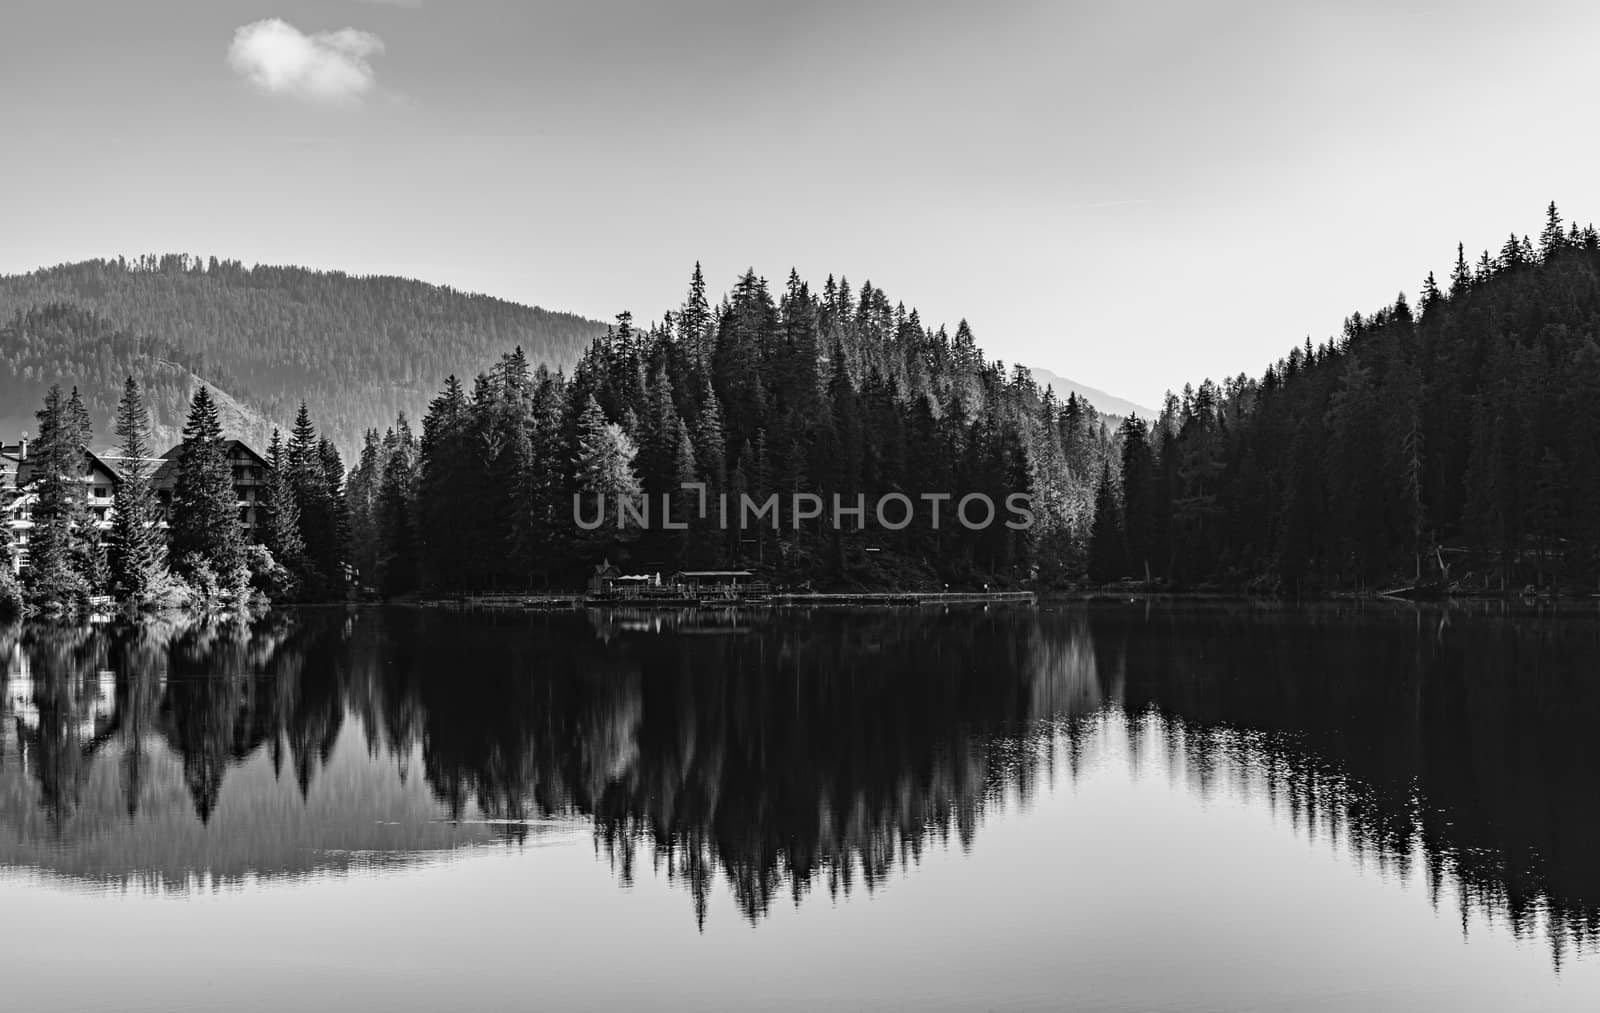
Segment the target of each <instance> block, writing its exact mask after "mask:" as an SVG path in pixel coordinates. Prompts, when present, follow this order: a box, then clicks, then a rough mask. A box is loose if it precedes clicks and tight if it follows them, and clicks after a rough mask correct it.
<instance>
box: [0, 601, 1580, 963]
mask: <svg viewBox="0 0 1600 1013" xmlns="http://www.w3.org/2000/svg"><path fill="white" fill-rule="evenodd" d="M1596 656H1600V624H1597V623H1596V622H1594V621H1593V618H1592V617H1586V618H1562V617H1555V618H1551V617H1543V618H1541V617H1536V616H1535V617H1528V616H1516V617H1513V616H1508V615H1478V616H1465V615H1460V614H1454V615H1453V616H1452V615H1451V614H1449V613H1443V612H1434V613H1427V612H1411V611H1407V612H1403V613H1396V612H1394V611H1393V610H1374V609H1370V608H1369V609H1364V610H1363V609H1359V608H1355V607H1343V608H1326V609H1313V610H1302V609H1291V608H1279V607H1272V606H1260V605H1254V606H1244V605H1239V606H1217V607H1207V608H1198V607H1185V608H1158V609H1147V608H1145V607H1125V606H1117V607H1110V608H1107V607H1076V608H1070V609H1065V610H1061V611H1054V612H1052V611H1044V612H1034V611H1027V610H999V611H984V610H981V609H953V610H951V611H949V612H943V613H932V612H912V611H883V612H878V613H872V614H844V613H836V612H828V611H818V612H814V613H807V612H800V611H774V612H771V613H763V614H759V615H755V616H750V615H744V616H738V617H716V616H711V617H707V616H688V617H682V618H671V617H662V616H659V615H658V616H651V615H638V616H627V615H621V614H604V615H599V614H596V615H592V616H589V617H585V616H583V615H542V616H531V617H530V616H525V615H521V614H504V615H490V616H484V615H473V614H463V613H453V612H442V611H419V610H415V611H398V610H396V611H368V612H361V613H355V614H345V613H316V612H307V613H304V614H301V615H298V616H276V617H272V618H270V619H268V620H265V621H262V622H259V623H257V624H255V625H253V626H249V627H245V626H169V627H159V626H157V627H152V626H146V627H140V628H134V629H115V630H113V629H106V628H94V629H60V628H50V627H32V626H30V627H26V628H19V627H12V628H10V629H0V678H3V679H4V683H3V686H0V690H3V696H0V701H3V702H0V717H3V729H0V848H5V847H7V845H6V835H9V837H10V839H11V840H12V841H13V842H14V849H13V850H15V852H16V855H18V856H21V857H15V856H13V857H8V855H10V852H9V851H7V852H0V861H6V862H8V863H9V862H12V861H26V862H29V863H33V864H35V865H39V866H44V867H50V868H56V869H59V870H62V871H63V874H75V875H86V876H92V875H96V874H97V870H107V871H106V872H105V874H107V875H123V874H127V873H126V872H123V873H118V872H116V870H117V869H145V870H149V871H150V874H152V875H156V876H158V877H159V878H161V879H162V880H163V881H168V882H176V883H181V882H183V881H184V880H185V878H186V876H188V875H189V874H190V873H198V872H203V873H205V874H207V875H212V876H219V875H220V876H222V877H224V878H226V877H237V876H242V875H246V874H254V875H274V874H285V875H288V874H296V872H297V870H305V869H308V868H312V867H317V868H322V867H341V866H340V865H339V863H340V862H348V861H351V859H349V858H348V857H343V858H340V857H337V856H349V855H353V854H364V855H388V856H404V855H409V854H420V853H422V852H424V851H426V850H427V849H429V848H439V847H453V846H456V845H458V844H459V843H460V842H462V841H463V840H469V839H470V840H472V841H485V840H505V841H512V842H515V841H518V840H521V839H523V838H525V837H526V836H527V835H528V834H529V833H531V832H536V828H537V827H538V826H539V825H540V824H541V822H542V821H550V820H571V819H581V820H583V821H585V822H587V823H588V824H589V825H590V826H592V828H593V832H594V836H595V841H596V846H597V848H598V849H599V851H600V853H601V854H603V855H604V856H605V858H606V860H607V861H608V862H610V863H611V865H612V867H613V869H614V870H615V872H616V874H617V876H618V877H619V879H621V880H622V881H623V882H625V883H626V882H630V881H632V879H633V878H634V877H636V876H638V875H640V874H641V873H642V872H645V871H646V870H647V873H646V874H652V875H662V876H665V877H667V878H668V879H670V880H671V881H672V882H674V883H677V884H680V885H681V886H682V887H683V888H684V889H685V890H686V891H687V892H688V893H689V895H690V897H691V898H692V904H693V907H694V911H695V914H696V918H697V920H699V921H700V922H701V923H702V924H703V922H704V919H705V917H706V911H707V908H708V904H709V898H710V896H711V895H712V893H713V891H714V890H715V889H716V888H717V885H718V884H719V883H720V884H724V885H725V886H726V888H727V890H728V891H729V892H730V893H731V895H732V896H733V898H734V900H735V902H736V903H737V905H738V907H739V909H740V910H741V911H742V912H743V913H744V915H745V916H746V917H747V918H749V919H750V920H751V921H752V922H755V921H758V920H759V919H761V918H762V917H763V916H764V915H765V914H766V913H767V912H769V911H770V910H771V909H772V906H773V904H774V903H777V902H782V901H788V902H791V903H795V904H799V903H801V902H803V901H804V899H805V898H806V897H807V896H808V894H810V893H811V892H812V891H813V890H814V889H815V888H817V887H818V886H820V887H821V888H822V889H823V890H825V891H826V892H827V894H828V895H829V896H833V897H838V896H843V895H846V894H848V893H850V892H851V891H853V890H856V889H865V890H868V891H872V890H875V889H877V888H879V887H880V885H882V884H883V883H884V882H885V881H886V879H888V878H889V877H891V876H892V875H893V874H895V873H896V871H897V870H900V869H903V868H906V867H908V866H912V865H915V864H916V863H917V862H918V861H919V860H920V858H921V857H922V856H923V855H924V854H925V853H926V851H927V850H928V849H929V848H940V847H946V846H954V847H959V848H968V847H971V846H972V843H973V841H974V838H975V836H976V835H977V833H978V830H979V827H980V826H981V825H982V823H983V821H984V819H985V818H986V816H988V815H989V814H991V813H992V812H994V811H995V810H996V809H997V808H998V807H1001V806H1005V805H1007V804H1010V802H1011V800H1018V801H1019V802H1020V803H1021V804H1023V805H1026V804H1028V802H1029V800H1030V799H1031V798H1032V797H1033V796H1034V795H1035V794H1036V793H1037V792H1039V791H1040V790H1041V788H1042V787H1043V786H1044V785H1045V784H1046V783H1047V781H1048V780H1049V779H1050V778H1053V777H1056V776H1065V777H1069V778H1070V777H1076V776H1077V773H1078V771H1079V770H1080V769H1082V767H1083V765H1084V763H1085V762H1086V761H1085V757H1086V755H1088V754H1089V753H1090V752H1092V751H1093V750H1094V749H1096V748H1098V746H1097V736H1099V735H1100V734H1101V730H1102V729H1103V728H1104V721H1105V719H1106V717H1107V716H1112V717H1118V716H1120V718H1119V719H1120V720H1122V721H1124V722H1126V723H1127V724H1129V725H1130V726H1131V727H1132V728H1133V730H1134V734H1133V735H1131V736H1130V739H1129V741H1128V743H1127V744H1126V747H1125V748H1126V752H1127V758H1128V762H1129V763H1131V764H1133V765H1134V766H1135V767H1136V768H1139V769H1149V768H1152V767H1153V768H1156V769H1159V770H1163V771H1165V772H1166V774H1167V776H1170V777H1173V778H1175V779H1181V781H1182V782H1183V783H1184V784H1185V785H1186V786H1187V788H1188V789H1189V790H1192V791H1193V792H1196V793H1198V794H1201V795H1207V794H1210V793H1214V792H1227V793H1229V794H1232V795H1235V796H1238V797H1242V798H1247V799H1251V800H1254V801H1255V802H1256V803H1257V804H1260V805H1263V806H1267V807H1270V808H1272V809H1273V810H1274V811H1275V812H1280V813H1283V814H1285V815H1286V816H1287V817H1288V819H1289V820H1290V822H1291V823H1292V825H1293V826H1295V827H1296V828H1298V830H1299V832H1302V833H1304V834H1306V835H1308V836H1311V837H1313V838H1317V839H1328V840H1330V841H1334V842H1336V843H1337V846H1339V847H1341V848H1344V849H1347V850H1348V851H1349V852H1350V854H1351V855H1352V857H1353V858H1354V860H1356V861H1358V862H1364V863H1366V862H1373V863H1377V864H1378V865H1379V866H1380V867H1382V868H1384V869H1385V870H1387V871H1390V872H1393V873H1394V874H1396V875H1397V876H1399V877H1402V878H1410V877H1414V876H1418V875H1420V876H1422V877H1424V878H1425V882H1426V884H1427V888H1428V890H1429V892H1430V894H1431V895H1432V896H1433V897H1434V899H1435V902H1436V903H1444V902H1445V898H1446V897H1447V896H1449V897H1451V898H1452V899H1453V900H1454V902H1455V903H1458V904H1459V905H1460V908H1461V916H1462V919H1463V923H1464V924H1466V923H1468V922H1469V921H1470V918H1471V916H1487V917H1491V918H1493V919H1495V920H1502V921H1504V922H1506V923H1507V924H1508V925H1510V927H1511V928H1512V930H1513V931H1514V932H1516V933H1518V934H1519V935H1529V934H1537V933H1541V932H1542V933H1544V934H1545V935H1546V937H1547V938H1548V940H1549V942H1550V945H1551V947H1552V952H1553V955H1554V958H1555V960H1556V961H1557V962H1558V963H1559V961H1560V960H1561V959H1562V956H1563V954H1564V953H1565V952H1567V950H1568V949H1570V948H1571V947H1574V946H1577V947H1584V946H1589V945H1592V943H1593V940H1594V939H1595V935H1596V928H1597V924H1596V922H1597V910H1600V870H1596V869H1595V868H1594V866H1593V865H1592V863H1591V862H1590V860H1589V856H1591V855H1592V854H1594V853H1595V849H1596V846H1597V845H1600V824H1597V817H1596V814H1595V811H1594V809H1593V807H1592V806H1591V805H1589V804H1588V800H1589V797H1590V785H1591V784H1592V783H1593V780H1594V775H1595V773H1596V771H1597V770H1600V754H1597V751H1596V750H1597V747H1596V746H1595V745H1594V742H1593V739H1592V737H1591V736H1590V734H1589V731H1590V729H1592V728H1593V727H1594V726H1595V719H1596V718H1597V717H1600V687H1597V686H1596V684H1595V683H1594V680H1593V674H1592V672H1591V671H1590V670H1591V668H1592V663H1593V658H1594V657H1596ZM351 749H355V750H358V752H356V753H353V754H352V753H350V752H349V750H351ZM341 757H342V758H341ZM352 757H353V758H352ZM339 764H342V766H339V773H338V774H337V777H335V778H333V779H332V780H331V781H329V782H328V783H326V784H324V785H323V790H322V791H317V790H314V789H315V788H316V786H317V785H318V784H319V778H322V777H323V776H324V773H325V772H326V771H329V770H332V769H333V768H334V766H335V765H339ZM418 766H419V767H420V770H419V769H415V768H416V767H418ZM419 773H420V782H419V780H418V778H417V775H418V774H419ZM231 784H236V786H235V787H230V785H231ZM419 792H420V793H423V794H422V795H421V796H420V797H419V796H418V793H419ZM180 799H181V801H182V807H183V810H184V811H183V812H182V814H181V818H180V816H179V815H177V814H176V809H175V808H174V806H175V804H176V803H177V801H178V800H180ZM433 815H443V816H444V817H446V818H447V820H448V821H454V822H453V823H445V824H438V823H436V822H435V821H433V820H432V819H430V816H433ZM116 825H122V826H126V827H132V828H133V829H132V830H129V831H127V832H126V833H124V835H123V836H120V837H119V836H117V835H116V833H113V832H112V830H111V829H109V828H113V827H114V826H116ZM384 828H393V829H384ZM141 849H142V850H141ZM146 852H148V854H146ZM330 856H333V857H330ZM141 863H142V864H141ZM201 865H204V866H205V868H204V869H201V868H199V866H201Z"/></svg>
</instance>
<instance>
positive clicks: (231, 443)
mask: <svg viewBox="0 0 1600 1013" xmlns="http://www.w3.org/2000/svg"><path fill="white" fill-rule="evenodd" d="M222 446H223V450H225V451H226V452H227V456H229V457H237V456H238V455H239V452H240V451H243V452H244V454H245V455H246V456H248V457H252V458H254V459H255V461H256V463H257V464H259V465H260V466H261V467H263V468H271V467H272V464H271V462H269V461H268V460H267V459H266V458H265V457H262V456H261V455H260V454H258V453H256V451H255V448H254V447H252V446H250V444H248V443H246V442H244V441H243V440H224V441H223V443H222ZM182 451H183V444H181V443H179V444H177V445H176V446H174V447H173V448H172V449H171V450H169V451H167V452H166V453H165V454H162V455H161V464H160V466H159V467H157V468H156V470H155V471H154V472H152V473H151V475H150V484H151V485H153V486H156V487H157V488H165V487H167V486H170V485H174V484H176V483H177V481H178V464H179V462H180V461H181V460H182V457H183V453H182Z"/></svg>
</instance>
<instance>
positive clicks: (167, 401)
mask: <svg viewBox="0 0 1600 1013" xmlns="http://www.w3.org/2000/svg"><path fill="white" fill-rule="evenodd" d="M198 368H199V363H198V360H197V359H196V358H195V357H192V356H190V355H188V354H186V353H185V352H184V351H183V350H182V349H180V348H177V347H176V346H173V345H171V344H168V343H167V342H164V341H161V340H158V339H153V338H150V337H147V336H138V335H134V334H131V333H129V332H127V331H125V330H122V329H120V328H118V327H117V326H116V325H114V324H112V323H111V322H110V321H108V320H106V319H105V318H104V317H101V316H99V315H98V314H95V313H93V312H91V311H89V310H86V309H83V308H81V307H77V306H71V305H67V304H64V303H55V304H51V305H48V306H43V307H38V308H35V309H30V310H27V311H26V312H19V313H16V314H14V315H13V316H12V317H11V318H10V319H9V320H5V321H3V322H0V436H3V437H4V438H5V439H6V440H8V441H13V440H15V439H17V438H18V437H19V436H21V435H22V434H23V433H32V432H34V431H35V430H36V428H37V425H38V423H37V421H36V419H35V418H34V412H36V411H37V410H38V409H39V405H40V403H41V401H42V400H43V398H44V392H45V390H46V389H47V388H48V387H49V386H50V384H52V383H58V382H59V383H61V384H62V385H63V386H76V387H77V388H78V391H79V394H80V395H81V396H82V398H83V401H84V407H86V408H87V409H88V411H89V418H90V422H91V424H92V425H93V427H94V439H93V445H94V446H95V447H96V448H99V449H106V448H108V447H111V446H113V445H115V443H116V440H117V438H116V435H115V433H114V432H113V430H112V420H113V419H114V418H115V416H116V408H117V398H118V397H119V396H120V395H121V393H122V384H123V380H124V379H125V378H126V377H128V376H130V375H131V376H137V377H138V378H139V381H140V383H141V384H143V386H144V390H145V399H146V401H147V402H148V403H149V405H150V414H151V421H152V428H151V435H152V440H151V442H152V444H153V445H154V446H155V449H156V450H157V452H160V451H164V450H166V449H167V448H168V447H170V446H172V445H174V444H176V443H177V442H178V441H179V440H180V439H182V433H183V425H184V421H185V420H186V419H187V417H188V411H189V399H190V398H191V397H192V396H193V394H194V389H195V387H196V386H198V385H199V384H201V383H209V384H210V385H211V389H212V396H213V399H214V400H215V401H216V403H217V408H218V411H219V414H220V415H221V418H222V424H223V427H224V428H225V429H226V431H227V432H228V433H229V434H231V435H233V436H237V437H238V438H240V439H243V440H246V441H248V442H250V443H253V444H255V445H256V446H265V445H266V440H267V437H268V435H269V434H270V433H271V432H272V425H273V423H272V421H271V420H270V419H269V418H268V417H267V416H266V415H264V414H262V413H261V411H260V410H258V409H257V408H256V407H255V406H254V405H253V404H251V403H250V402H248V401H246V400H242V399H240V398H239V397H237V396H235V395H234V394H233V393H231V392H230V391H228V390H227V389H225V388H223V387H220V386H218V385H217V384H215V383H214V382H212V381H211V380H210V379H209V378H202V377H201V376H199V375H198V373H197V370H198Z"/></svg>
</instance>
